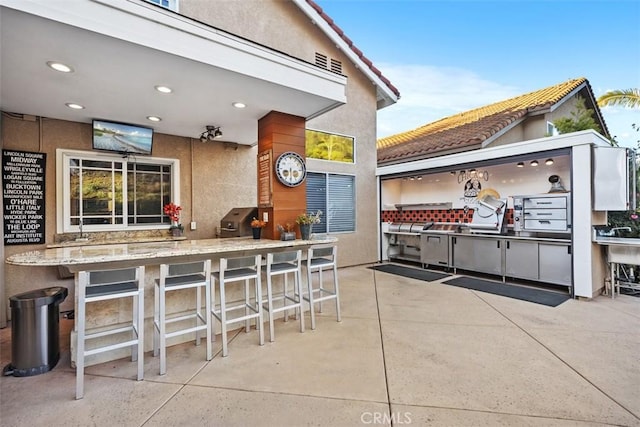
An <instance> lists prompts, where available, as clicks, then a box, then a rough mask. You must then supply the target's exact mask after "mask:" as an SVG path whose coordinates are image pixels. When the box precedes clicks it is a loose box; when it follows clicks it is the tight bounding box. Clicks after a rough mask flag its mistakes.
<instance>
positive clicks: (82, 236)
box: [76, 220, 89, 242]
mask: <svg viewBox="0 0 640 427" xmlns="http://www.w3.org/2000/svg"><path fill="white" fill-rule="evenodd" d="M78 225H79V226H80V236H79V237H76V242H86V241H87V240H89V238H88V237H84V233H83V232H82V220H80V222H79V223H78Z"/></svg>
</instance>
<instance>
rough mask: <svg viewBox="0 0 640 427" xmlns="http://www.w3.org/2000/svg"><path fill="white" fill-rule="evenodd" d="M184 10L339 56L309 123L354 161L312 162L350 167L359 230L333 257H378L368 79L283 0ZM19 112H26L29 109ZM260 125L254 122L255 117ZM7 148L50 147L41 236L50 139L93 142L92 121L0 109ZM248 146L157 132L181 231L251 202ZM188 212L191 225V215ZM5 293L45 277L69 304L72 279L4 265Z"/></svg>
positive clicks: (313, 167)
mask: <svg viewBox="0 0 640 427" xmlns="http://www.w3.org/2000/svg"><path fill="white" fill-rule="evenodd" d="M180 5H181V9H180V12H181V13H182V14H185V15H188V16H192V17H194V18H196V19H198V20H199V21H202V22H205V23H208V24H211V25H214V26H216V27H218V28H221V29H226V30H228V31H230V32H232V33H235V34H238V35H241V36H243V37H246V38H249V39H252V40H255V41H257V42H259V43H261V44H263V45H267V46H269V47H272V48H274V49H276V50H279V51H282V52H285V53H287V54H290V55H292V56H295V57H298V58H301V59H304V60H306V61H309V62H313V61H314V58H315V52H321V53H323V54H326V55H327V56H328V57H329V58H335V59H338V60H340V61H341V62H342V65H343V73H344V74H345V75H347V76H348V84H347V104H346V105H344V106H342V107H339V108H337V109H336V110H333V111H331V112H329V113H326V114H324V115H322V116H320V117H318V118H316V119H314V120H310V121H309V122H308V123H307V127H308V128H310V129H317V130H322V131H326V132H335V133H339V134H344V135H349V136H353V137H355V139H356V142H355V144H356V153H355V155H356V163H355V164H344V163H337V162H328V161H319V160H313V159H310V160H309V161H308V169H309V171H312V172H334V173H342V174H350V175H354V176H355V177H356V215H357V219H356V227H357V228H356V232H355V233H341V234H339V235H338V238H339V240H340V243H339V252H340V255H339V265H340V266H347V265H357V264H363V263H368V262H375V261H376V260H377V258H378V255H377V249H376V248H377V235H376V230H377V227H378V221H377V217H378V206H377V203H376V180H375V166H376V150H375V143H376V94H375V87H374V85H372V84H371V82H370V81H369V80H368V79H367V78H366V77H365V76H364V75H363V74H362V73H361V72H360V71H358V70H357V69H356V68H355V67H354V66H353V65H352V64H351V62H350V61H349V60H348V59H347V58H346V57H345V56H344V54H343V53H342V52H341V51H340V50H339V49H338V48H337V47H336V46H335V44H334V43H332V42H331V41H330V40H329V39H328V38H327V37H326V36H325V35H324V34H323V33H322V32H321V31H320V30H319V29H318V28H317V27H316V26H314V25H313V24H312V23H311V21H310V20H309V19H308V18H307V17H306V16H305V15H304V14H303V13H302V12H301V11H300V10H299V9H298V8H297V6H295V5H294V4H292V3H290V2H285V1H265V0H259V1H251V0H249V1H245V0H241V1H240V0H238V1H223V2H209V1H204V0H182V1H181V2H180ZM16 113H21V114H30V113H31V112H29V111H20V112H16ZM256 126H257V123H256ZM2 143H3V147H4V148H8V149H15V150H24V151H36V152H44V153H47V170H46V180H47V188H46V196H45V200H46V209H47V216H46V244H51V243H53V236H54V234H55V232H56V199H55V197H56V193H55V182H56V170H55V150H56V148H68V149H76V150H87V151H91V125H90V124H86V123H76V122H68V121H62V120H52V119H46V118H45V119H42V120H41V121H40V120H37V121H27V120H23V119H21V118H19V117H8V116H5V117H3V120H2ZM256 155H257V148H255V147H242V146H241V147H238V148H237V149H236V148H235V147H228V146H225V145H224V144H221V143H217V142H216V143H204V144H203V143H201V142H200V141H199V140H197V139H196V140H194V139H191V138H184V137H176V136H172V135H164V134H155V135H154V146H153V156H157V157H165V158H177V159H179V160H180V168H181V169H180V190H181V200H180V204H181V206H182V207H183V209H184V210H183V215H182V223H183V224H184V225H185V227H186V236H187V237H188V238H192V239H201V238H210V237H214V236H215V232H216V227H218V226H219V223H220V220H221V218H222V217H223V216H224V215H225V214H226V213H227V212H228V211H229V210H230V209H231V208H232V207H236V206H255V205H256V204H257V190H256V178H257V177H256ZM191 221H195V222H196V223H197V230H195V231H191V230H190V229H189V223H190V222H191ZM45 246H46V245H20V246H6V247H5V248H4V250H5V254H4V255H5V257H6V256H10V255H12V254H15V253H19V252H25V251H30V250H36V249H44V248H45ZM4 278H5V283H6V296H7V297H8V296H11V295H14V294H17V293H20V292H25V291H28V290H32V289H37V288H42V287H48V286H61V285H63V286H67V287H69V290H70V296H69V297H68V298H67V300H66V301H65V302H64V303H63V305H62V306H61V310H66V309H71V308H72V306H73V293H72V290H73V283H72V281H71V280H69V279H65V280H61V279H59V278H58V270H57V268H38V269H33V268H27V267H17V266H10V265H7V266H5V274H4Z"/></svg>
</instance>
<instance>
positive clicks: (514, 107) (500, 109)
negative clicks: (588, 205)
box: [377, 77, 589, 149]
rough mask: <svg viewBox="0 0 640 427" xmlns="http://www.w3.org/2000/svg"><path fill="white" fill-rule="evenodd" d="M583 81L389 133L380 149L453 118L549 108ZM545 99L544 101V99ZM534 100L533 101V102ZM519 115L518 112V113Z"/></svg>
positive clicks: (432, 131) (579, 79) (435, 131)
mask: <svg viewBox="0 0 640 427" xmlns="http://www.w3.org/2000/svg"><path fill="white" fill-rule="evenodd" d="M583 83H587V84H588V83H589V81H588V80H587V79H586V78H585V77H578V78H574V79H569V80H567V81H564V82H562V83H558V84H555V85H552V86H547V87H545V88H542V89H538V90H534V91H531V92H528V93H525V94H521V95H517V96H514V97H511V98H508V99H504V100H502V101H497V102H494V103H492V104H488V105H483V106H480V107H476V108H473V109H471V110H466V111H462V112H459V113H456V114H452V115H450V116H446V117H443V118H441V119H438V120H436V121H434V122H429V123H426V124H423V125H420V126H418V127H416V128H414V129H411V130H408V131H404V132H399V133H396V134H393V135H389V136H386V137H383V138H379V139H378V144H377V146H378V149H381V148H385V147H388V146H393V145H397V144H400V143H402V142H405V141H407V140H411V139H412V138H415V137H419V136H420V135H422V134H423V133H427V132H428V133H438V132H442V131H444V130H447V129H451V128H452V126H448V127H444V128H442V129H438V124H443V123H445V122H449V121H452V120H453V119H462V118H464V117H467V116H468V117H469V118H470V119H469V120H468V121H465V122H464V123H470V122H473V121H478V120H480V119H481V118H485V117H489V116H491V115H495V114H500V113H504V112H512V113H514V114H516V113H517V112H519V111H536V110H539V109H541V107H546V108H548V107H549V106H550V105H553V104H555V103H557V102H559V101H560V100H561V99H562V98H564V97H565V96H567V95H568V94H569V93H571V91H572V90H574V89H575V88H577V87H578V86H580V85H582V84H583ZM562 87H564V90H563V91H561V92H559V93H555V97H554V98H552V99H549V97H546V98H534V99H533V100H531V101H529V103H527V104H529V105H527V106H522V105H518V104H517V103H516V101H520V100H525V99H527V98H530V97H536V95H541V94H542V93H543V92H550V91H554V90H557V89H559V88H562ZM536 99H540V101H539V102H536ZM543 100H544V101H543ZM532 102H533V103H532ZM492 108H493V109H494V110H495V111H490V110H491V109H492ZM474 115H475V116H476V119H475V120H472V119H473V116H474ZM516 115H517V114H516ZM464 123H459V122H457V126H453V127H459V126H460V125H462V124H464Z"/></svg>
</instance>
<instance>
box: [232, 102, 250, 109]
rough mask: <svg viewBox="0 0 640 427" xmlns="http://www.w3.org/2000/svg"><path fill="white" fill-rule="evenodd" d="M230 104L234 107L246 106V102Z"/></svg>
mask: <svg viewBox="0 0 640 427" xmlns="http://www.w3.org/2000/svg"><path fill="white" fill-rule="evenodd" d="M231 105H233V106H234V107H236V108H244V107H246V106H247V104H245V103H244V102H234V103H233V104H231Z"/></svg>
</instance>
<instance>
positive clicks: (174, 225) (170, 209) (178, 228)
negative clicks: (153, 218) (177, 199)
mask: <svg viewBox="0 0 640 427" xmlns="http://www.w3.org/2000/svg"><path fill="white" fill-rule="evenodd" d="M181 213H182V207H180V206H178V205H176V204H175V203H173V202H171V203H167V204H166V205H164V214H165V215H167V216H168V217H169V219H170V220H171V226H169V230H170V231H171V234H172V235H173V236H174V237H179V236H182V233H183V232H184V227H183V226H182V224H180V214H181Z"/></svg>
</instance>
